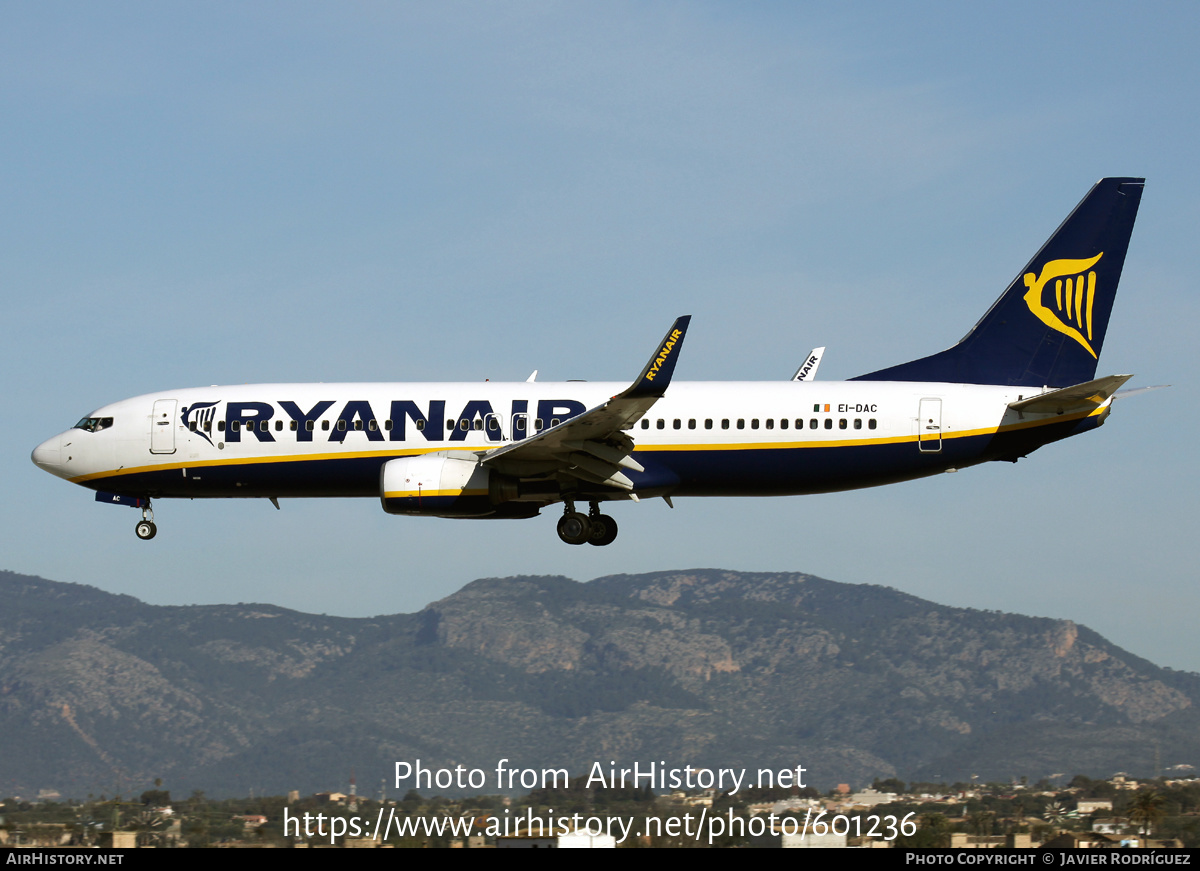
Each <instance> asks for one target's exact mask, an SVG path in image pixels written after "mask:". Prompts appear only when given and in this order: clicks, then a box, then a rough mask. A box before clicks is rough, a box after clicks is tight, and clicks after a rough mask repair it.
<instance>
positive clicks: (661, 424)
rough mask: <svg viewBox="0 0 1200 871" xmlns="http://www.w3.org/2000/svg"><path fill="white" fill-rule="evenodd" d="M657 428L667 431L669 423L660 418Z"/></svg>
mask: <svg viewBox="0 0 1200 871" xmlns="http://www.w3.org/2000/svg"><path fill="white" fill-rule="evenodd" d="M657 427H658V429H666V428H667V422H666V421H665V420H663V419H662V418H661V417H660V418H659V419H658V424H657Z"/></svg>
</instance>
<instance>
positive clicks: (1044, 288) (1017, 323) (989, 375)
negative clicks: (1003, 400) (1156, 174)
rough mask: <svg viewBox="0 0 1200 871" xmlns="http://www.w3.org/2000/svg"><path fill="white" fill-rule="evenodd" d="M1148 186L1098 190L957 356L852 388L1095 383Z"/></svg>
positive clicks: (916, 363)
mask: <svg viewBox="0 0 1200 871" xmlns="http://www.w3.org/2000/svg"><path fill="white" fill-rule="evenodd" d="M1144 182H1145V179H1141V178H1103V179H1101V180H1100V181H1098V182H1097V183H1096V185H1095V187H1093V188H1092V189H1091V190H1090V191H1088V194H1087V196H1085V197H1084V198H1083V200H1082V202H1080V203H1079V205H1078V206H1076V207H1075V210H1074V211H1073V212H1071V214H1070V215H1069V216H1068V217H1067V219H1066V220H1065V221H1063V223H1062V225H1061V226H1059V228H1058V229H1057V230H1055V231H1054V235H1052V236H1051V237H1050V239H1049V241H1047V242H1046V244H1045V245H1043V246H1042V249H1041V250H1040V251H1038V253H1037V254H1036V255H1035V256H1034V258H1033V259H1032V260H1030V261H1029V263H1028V264H1027V265H1026V267H1025V268H1024V269H1023V270H1021V274H1020V275H1018V276H1017V277H1016V279H1014V280H1013V282H1012V284H1010V285H1009V286H1008V289H1007V290H1006V291H1005V292H1004V294H1003V295H1002V296H1001V297H1000V298H999V299H998V300H996V302H995V303H994V304H993V305H992V307H991V308H990V309H988V312H987V314H985V315H984V316H983V318H982V319H981V320H980V321H979V323H977V324H976V325H975V326H974V327H973V328H972V329H971V331H970V332H969V333H967V334H966V336H964V337H963V338H962V340H961V341H960V342H959V343H958V344H957V345H955V346H954V347H953V348H948V349H947V350H945V351H942V352H941V353H938V354H933V355H931V356H929V357H922V358H921V359H919V360H913V361H912V362H909V363H902V364H900V365H899V366H891V367H889V368H887V369H880V370H879V371H877V372H871V373H868V374H866V375H860V376H858V378H855V379H852V380H855V381H949V382H954V383H961V384H1005V385H1018V384H1019V385H1031V386H1041V385H1046V386H1055V387H1059V386H1066V385H1071V384H1079V383H1082V382H1084V381H1090V380H1092V379H1093V378H1095V377H1096V362H1097V360H1098V358H1099V356H1100V348H1101V346H1102V345H1103V344H1104V334H1105V332H1106V331H1107V329H1108V316H1109V314H1110V313H1111V311H1112V305H1113V300H1114V299H1115V297H1116V294H1117V284H1118V282H1119V281H1120V279H1121V269H1122V267H1123V266H1124V265H1125V252H1126V250H1127V249H1128V248H1129V236H1130V234H1131V233H1132V232H1133V222H1134V219H1135V218H1136V217H1137V210H1138V204H1139V203H1140V202H1141V199H1142V186H1143V184H1144Z"/></svg>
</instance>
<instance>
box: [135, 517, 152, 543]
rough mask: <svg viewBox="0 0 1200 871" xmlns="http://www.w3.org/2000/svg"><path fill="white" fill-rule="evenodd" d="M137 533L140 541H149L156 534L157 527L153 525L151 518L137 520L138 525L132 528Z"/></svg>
mask: <svg viewBox="0 0 1200 871" xmlns="http://www.w3.org/2000/svg"><path fill="white" fill-rule="evenodd" d="M133 531H134V532H136V533H137V537H138V538H140V539H141V540H142V541H149V540H150V539H152V538H154V536H155V535H157V534H158V527H157V526H155V525H154V521H153V520H139V521H138V525H137V526H135V527H134V528H133Z"/></svg>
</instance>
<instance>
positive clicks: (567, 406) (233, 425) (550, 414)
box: [180, 399, 587, 443]
mask: <svg viewBox="0 0 1200 871" xmlns="http://www.w3.org/2000/svg"><path fill="white" fill-rule="evenodd" d="M335 404H336V403H335V401H334V400H331V399H326V400H321V401H319V402H316V403H315V404H313V405H312V406H311V407H310V408H308V409H305V408H304V407H303V406H301V405H300V404H299V403H296V402H294V401H292V400H288V399H284V400H281V401H279V402H277V403H270V402H261V401H256V400H230V401H229V402H226V403H225V417H224V419H223V420H220V421H217V423H216V426H215V427H214V426H213V417H214V415H213V413H212V409H213V408H214V407H216V406H219V405H220V402H193V403H192V404H191V405H187V406H184V407H183V408H181V409H180V422H181V423H182V424H183V425H184V426H186V427H187V428H188V429H189V430H191V431H192V432H195V433H196V434H197V435H200V436H203V437H204V438H205V439H207V440H208V441H209V443H212V441H213V439H212V434H213V431H214V429H216V430H217V431H218V432H221V433H222V435H223V440H224V441H225V442H228V443H235V442H240V441H242V438H243V433H244V434H245V436H246V437H247V438H249V437H250V436H253V437H254V438H255V439H257V440H258V441H260V442H274V441H275V440H276V439H275V433H277V432H282V431H284V429H286V430H288V431H290V432H292V433H294V434H295V436H296V441H299V442H311V441H313V440H314V436H315V435H316V433H317V432H322V433H324V432H325V431H326V430H325V427H328V438H327V439H326V441H330V442H343V441H345V440H346V435H347V434H348V433H350V432H362V433H363V434H364V435H366V437H367V440H368V441H372V442H383V441H393V442H399V441H404V440H405V439H406V437H407V433H408V423H409V422H411V423H412V426H413V428H414V429H415V430H416V431H417V432H419V433H420V434H421V435H422V436H424V437H425V439H426V441H431V442H432V441H451V442H456V441H466V438H467V433H468V432H470V431H471V430H472V428H474V422H475V421H477V420H478V421H480V422H481V423H482V422H484V421H487V420H488V419H489V418H494V417H495V416H496V411H495V409H494V408H493V406H492V403H491V402H490V401H489V400H487V399H471V400H468V401H467V403H466V405H465V406H464V407H463V409H462V411H461V412H459V414H458V415H457V416H455V417H451V418H447V417H446V400H444V399H433V400H430V401H429V405H428V410H427V411H425V410H422V409H421V408H420V406H418V405H417V403H416V402H414V401H413V400H411V399H394V400H391V402H390V403H389V404H388V415H387V417H386V424H390V427H389V426H387V425H386V424H385V425H384V426H382V427H381V426H380V424H379V420H380V418H378V417H377V416H376V414H375V411H376V410H375V408H374V407H373V406H372V405H371V403H370V401H369V400H366V399H352V400H350V401H348V402H346V403H345V404H344V405H343V406H342V409H341V411H340V412H339V413H338V416H337V417H336V418H333V419H332V425H330V420H329V419H326V420H325V421H324V425H323V426H322V428H321V429H318V422H319V421H322V419H323V418H324V416H325V414H326V412H328V411H329V410H330V409H331V408H333V407H334V405H335ZM276 406H278V409H279V411H280V412H281V414H280V415H279V416H278V417H277V416H276ZM586 410H587V408H586V406H585V405H584V404H583V403H582V402H579V401H578V400H575V399H541V400H538V402H537V406H536V414H535V415H534V418H535V420H534V421H533V423H534V424H535V427H536V429H544V428H546V427H547V426H550V425H554V424H558V423H561V422H562V421H565V420H569V419H570V418H572V417H575V416H576V415H578V414H582V413H583V412H584V411H586ZM505 413H510V414H511V415H512V416H513V417H517V416H518V415H526V416H528V415H529V400H527V399H514V400H512V404H511V407H510V408H509V409H505ZM272 421H280V422H283V421H287V423H286V425H285V426H280V427H278V428H275V427H274V426H272ZM539 421H540V423H538V422H539ZM479 429H481V430H482V431H483V432H484V433H485V434H486V436H487V438H488V439H489V440H491V441H497V442H498V441H501V440H502V433H501V430H500V428H499V427H496V428H490V427H487V426H480V427H479ZM447 431H449V435H448V436H447ZM518 437H523V435H519V436H518Z"/></svg>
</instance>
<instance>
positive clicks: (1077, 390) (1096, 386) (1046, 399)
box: [1008, 375, 1133, 414]
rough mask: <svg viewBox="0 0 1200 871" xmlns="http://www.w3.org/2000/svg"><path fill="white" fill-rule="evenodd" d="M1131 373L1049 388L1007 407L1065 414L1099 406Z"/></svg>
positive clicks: (1039, 412) (1026, 410) (1023, 410)
mask: <svg viewBox="0 0 1200 871" xmlns="http://www.w3.org/2000/svg"><path fill="white" fill-rule="evenodd" d="M1132 377H1133V376H1132V375H1109V376H1107V377H1106V378H1097V379H1096V380H1095V381H1085V382H1084V383H1083V384H1076V385H1075V386H1074V387H1064V388H1062V389H1061V390H1051V391H1050V392H1049V393H1043V394H1041V395H1040V396H1034V397H1033V398H1032V399H1022V400H1019V401H1017V402H1010V403H1009V404H1008V407H1009V408H1011V409H1013V410H1014V411H1020V412H1029V413H1030V414H1067V413H1068V412H1075V411H1088V410H1091V409H1096V408H1099V407H1100V406H1102V405H1104V403H1106V402H1108V400H1109V399H1110V398H1112V396H1113V394H1114V393H1116V392H1117V388H1118V387H1120V386H1121V385H1122V384H1124V383H1125V382H1126V381H1128V380H1129V379H1130V378H1132Z"/></svg>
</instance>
